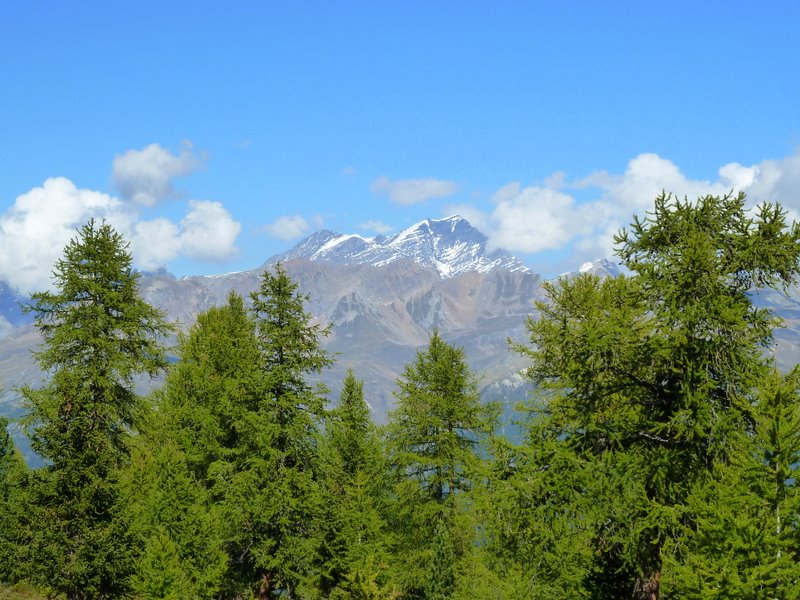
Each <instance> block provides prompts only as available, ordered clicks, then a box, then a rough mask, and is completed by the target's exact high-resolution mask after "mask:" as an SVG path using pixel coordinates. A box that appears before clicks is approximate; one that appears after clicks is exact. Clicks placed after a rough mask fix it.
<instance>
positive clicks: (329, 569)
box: [316, 371, 388, 597]
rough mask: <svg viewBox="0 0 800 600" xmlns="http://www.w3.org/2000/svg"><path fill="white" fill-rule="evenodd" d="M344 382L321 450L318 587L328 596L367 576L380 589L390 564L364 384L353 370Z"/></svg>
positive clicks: (380, 460) (382, 482)
mask: <svg viewBox="0 0 800 600" xmlns="http://www.w3.org/2000/svg"><path fill="white" fill-rule="evenodd" d="M343 383H344V385H343V388H342V393H341V395H340V397H339V404H338V406H337V407H336V408H335V409H333V410H332V411H330V413H329V416H328V422H327V427H326V430H325V434H324V436H323V438H322V447H321V493H322V496H323V500H324V502H323V505H322V511H321V513H320V514H319V515H317V517H316V522H317V529H318V534H317V535H318V536H319V537H320V541H319V544H320V550H319V558H318V561H319V568H318V570H319V574H318V577H319V582H318V587H319V589H320V591H321V592H322V594H323V595H324V596H326V597H327V596H328V595H331V594H332V593H337V592H336V590H337V588H341V587H342V586H344V587H347V586H349V585H352V584H353V581H354V580H353V577H356V578H358V577H361V576H364V575H365V574H366V573H369V574H370V576H371V577H372V579H371V581H372V582H373V583H374V584H375V585H376V586H378V585H379V583H378V582H379V581H380V580H382V579H383V580H385V572H386V569H387V564H388V554H387V541H386V536H387V531H386V523H385V521H384V519H383V516H382V512H383V508H384V504H385V499H386V482H387V478H386V476H385V469H386V464H385V460H384V456H383V451H382V448H381V440H380V438H379V435H378V429H377V427H376V426H375V425H374V424H373V423H372V421H371V420H370V414H369V406H368V405H367V403H366V402H365V401H364V391H363V387H364V386H363V383H362V382H361V381H359V380H358V379H356V377H355V375H353V372H352V371H348V372H347V376H346V377H345V379H344V382H343ZM382 576H383V577H382ZM378 589H379V588H378ZM340 591H341V590H340Z"/></svg>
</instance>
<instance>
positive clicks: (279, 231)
mask: <svg viewBox="0 0 800 600" xmlns="http://www.w3.org/2000/svg"><path fill="white" fill-rule="evenodd" d="M310 228H311V226H310V225H309V223H308V221H306V219H305V218H304V217H302V216H301V215H286V216H283V217H278V218H277V219H275V220H274V221H273V222H272V223H268V224H267V225H264V227H263V228H262V230H263V231H264V232H265V233H266V234H267V235H268V236H270V237H274V238H278V239H279V240H286V241H288V240H293V239H295V238H299V237H300V236H301V235H304V234H305V233H307V232H308V230H309V229H310Z"/></svg>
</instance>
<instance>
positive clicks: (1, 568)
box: [0, 417, 28, 584]
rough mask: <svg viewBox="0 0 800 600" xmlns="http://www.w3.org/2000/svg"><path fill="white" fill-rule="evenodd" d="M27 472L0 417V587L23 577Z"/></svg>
mask: <svg viewBox="0 0 800 600" xmlns="http://www.w3.org/2000/svg"><path fill="white" fill-rule="evenodd" d="M27 476H28V472H27V468H26V466H25V462H24V460H23V459H22V455H21V454H20V453H19V450H17V447H16V445H15V444H14V440H13V439H11V435H10V434H9V432H8V420H7V419H5V418H4V417H0V584H8V583H16V582H17V581H20V579H22V577H23V575H24V573H23V570H22V565H21V564H20V557H21V554H20V552H21V550H22V548H21V545H22V544H24V543H25V542H24V535H23V531H22V529H21V527H22V523H23V522H24V519H23V518H22V515H23V514H24V512H25V511H26V507H25V500H24V493H25V488H26V483H27V481H26V480H27Z"/></svg>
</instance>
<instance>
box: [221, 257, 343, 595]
mask: <svg viewBox="0 0 800 600" xmlns="http://www.w3.org/2000/svg"><path fill="white" fill-rule="evenodd" d="M307 299H308V298H307V296H305V295H303V294H301V293H299V292H298V285H297V283H295V282H294V281H292V279H291V278H290V277H289V276H288V275H287V273H286V271H285V270H284V269H283V268H282V267H281V266H280V265H278V266H277V267H275V269H274V272H272V271H269V270H267V271H265V272H264V275H263V277H262V280H261V286H260V288H259V290H258V291H257V292H254V293H253V294H252V301H253V304H252V314H253V316H254V318H255V323H256V337H257V340H258V350H259V356H258V360H257V366H258V368H259V369H260V375H259V382H258V389H257V397H256V398H255V402H254V404H252V405H249V406H246V407H245V410H244V411H243V412H242V414H241V415H240V417H239V418H238V419H237V421H236V422H235V425H234V429H235V430H236V432H237V435H238V436H239V442H238V444H237V446H236V449H235V451H234V452H232V454H231V458H230V459H229V460H227V461H225V463H224V464H220V465H218V466H217V467H215V473H214V475H215V477H216V478H217V481H218V482H219V485H218V489H220V490H222V491H221V492H220V493H221V494H223V500H222V506H223V510H224V514H225V518H226V521H227V522H228V523H229V524H230V525H231V530H230V533H229V552H230V556H231V558H232V561H233V563H234V565H235V566H236V568H237V571H238V573H239V577H240V578H242V579H244V580H248V581H254V582H257V583H256V585H257V590H256V591H257V594H258V596H259V597H260V598H270V597H275V596H276V595H280V594H284V595H288V596H289V597H291V598H294V597H297V595H298V593H299V592H298V590H299V589H300V587H301V584H302V582H303V581H304V580H306V579H307V577H308V573H309V570H310V568H311V564H312V561H313V556H314V543H313V536H312V535H311V534H312V531H313V523H312V519H313V516H314V514H316V512H317V511H318V507H319V504H320V502H321V499H320V496H319V486H318V453H317V438H318V433H319V426H320V423H321V422H322V420H323V419H324V417H325V396H324V394H325V388H324V387H323V386H322V385H320V384H313V383H312V382H311V381H309V378H310V377H312V376H314V375H315V374H317V373H319V372H320V371H322V370H323V369H324V368H326V367H328V366H329V365H330V364H331V363H332V360H331V358H330V357H329V356H328V354H327V353H326V352H325V351H324V350H323V349H322V348H321V346H320V336H322V335H327V334H328V331H329V329H328V328H323V327H320V326H319V325H316V324H314V323H312V319H311V316H310V315H309V314H307V313H306V312H305V307H304V305H305V302H306V301H307Z"/></svg>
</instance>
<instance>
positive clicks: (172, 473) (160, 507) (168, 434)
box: [126, 292, 260, 599]
mask: <svg viewBox="0 0 800 600" xmlns="http://www.w3.org/2000/svg"><path fill="white" fill-rule="evenodd" d="M178 356H179V358H180V360H179V362H178V363H177V364H176V365H175V366H174V367H173V368H172V369H171V370H170V372H169V373H168V375H167V378H166V381H165V384H164V387H163V388H162V389H160V390H157V391H156V392H155V393H154V394H153V397H152V400H153V406H152V409H151V411H150V412H149V413H148V419H147V422H146V425H147V426H146V428H145V429H144V431H143V435H142V436H141V439H140V441H139V442H140V443H138V444H136V446H135V454H134V458H135V460H134V461H133V464H132V468H131V469H130V470H129V473H128V478H127V480H126V485H127V486H128V487H129V489H130V490H131V497H132V499H133V501H132V510H133V513H134V514H135V517H136V518H135V521H134V525H135V533H136V534H137V536H138V537H139V538H140V539H142V540H143V546H144V552H143V554H142V556H141V557H140V558H139V560H138V561H137V563H136V566H137V570H136V574H135V576H134V590H135V591H136V592H137V593H138V594H140V595H141V596H142V597H143V598H153V599H155V598H168V597H171V595H175V594H177V596H176V597H179V598H180V597H192V598H198V599H200V598H216V597H218V594H222V596H223V597H234V596H236V595H237V594H240V593H246V591H247V590H249V589H250V588H251V587H252V585H251V583H252V582H249V581H242V580H240V579H238V578H237V577H236V572H235V571H234V572H229V562H233V557H230V556H229V555H228V552H227V550H228V546H227V544H229V543H230V542H229V538H230V537H232V536H236V535H238V532H237V531H236V527H238V525H240V524H239V523H228V522H227V521H226V519H224V518H223V512H222V510H223V509H222V506H223V505H224V504H225V502H227V501H228V500H229V498H228V493H227V492H228V488H227V483H226V480H225V479H224V477H222V478H220V477H218V474H219V473H229V472H230V471H231V470H232V469H235V468H241V461H243V460H244V456H243V454H242V449H241V448H240V445H241V443H242V441H241V437H240V433H239V425H240V424H241V423H242V421H243V420H244V417H245V415H246V414H247V412H248V410H254V409H255V407H256V406H257V402H258V400H257V390H258V389H259V377H260V370H259V365H258V362H259V356H260V355H259V350H258V343H257V340H256V337H255V323H254V321H253V319H252V318H251V316H250V315H249V314H248V312H247V309H246V308H245V306H244V301H243V299H242V297H241V296H239V295H237V294H235V293H233V292H231V293H230V294H229V296H228V300H227V303H226V304H225V305H223V306H220V307H213V308H211V309H209V310H208V311H206V312H204V313H201V314H200V315H198V317H197V321H196V322H195V324H194V325H193V326H192V327H191V328H190V330H189V332H188V333H187V334H186V335H183V336H181V339H180V342H179V345H178ZM137 490H138V493H137Z"/></svg>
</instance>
